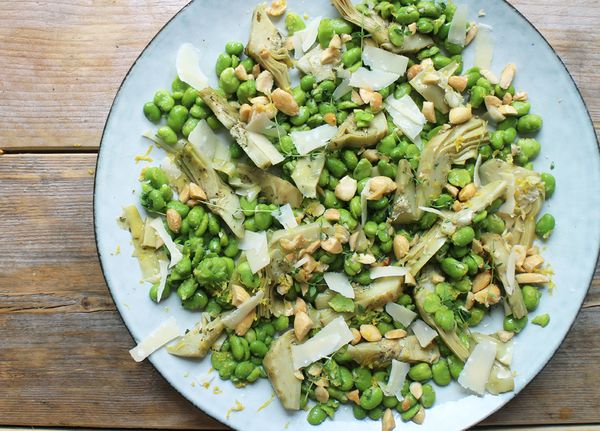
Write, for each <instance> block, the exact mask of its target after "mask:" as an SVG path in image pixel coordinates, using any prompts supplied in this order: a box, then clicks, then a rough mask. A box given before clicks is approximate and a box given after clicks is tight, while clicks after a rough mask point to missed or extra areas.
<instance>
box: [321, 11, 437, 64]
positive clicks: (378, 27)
mask: <svg viewBox="0 0 600 431" xmlns="http://www.w3.org/2000/svg"><path fill="white" fill-rule="evenodd" d="M332 3H333V5H334V6H335V8H336V9H337V10H338V12H339V13H340V15H341V16H342V17H344V19H345V20H347V21H350V22H351V23H352V24H355V25H357V26H359V27H361V28H363V29H365V30H366V31H367V32H369V33H370V34H371V37H372V38H373V40H374V41H375V42H377V45H379V46H380V47H381V48H383V49H386V50H388V51H391V52H394V53H396V54H401V53H414V52H418V51H420V50H422V49H423V48H427V47H428V46H431V45H433V39H431V37H429V36H426V35H422V34H419V33H415V34H414V35H411V36H406V37H405V38H404V43H403V44H402V46H395V45H394V44H393V43H392V42H390V36H389V33H388V28H389V26H390V24H389V23H388V22H387V21H386V20H384V19H383V18H381V17H380V16H379V15H377V14H375V13H373V14H370V15H364V14H362V13H360V12H359V11H358V10H357V9H356V7H355V6H354V5H353V4H352V1H351V0H332Z"/></svg>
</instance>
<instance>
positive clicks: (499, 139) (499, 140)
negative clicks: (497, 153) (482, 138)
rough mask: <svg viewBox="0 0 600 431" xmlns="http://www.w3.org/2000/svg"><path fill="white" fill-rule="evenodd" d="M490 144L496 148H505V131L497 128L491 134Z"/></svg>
mask: <svg viewBox="0 0 600 431" xmlns="http://www.w3.org/2000/svg"><path fill="white" fill-rule="evenodd" d="M490 145H491V146H492V148H494V149H495V150H501V149H502V148H504V131H503V130H496V131H495V132H492V133H491V134H490Z"/></svg>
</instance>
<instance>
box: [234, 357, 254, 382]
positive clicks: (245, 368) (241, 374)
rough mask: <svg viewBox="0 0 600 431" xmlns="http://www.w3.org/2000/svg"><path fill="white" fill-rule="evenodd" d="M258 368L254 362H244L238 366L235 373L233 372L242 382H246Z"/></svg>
mask: <svg viewBox="0 0 600 431" xmlns="http://www.w3.org/2000/svg"><path fill="white" fill-rule="evenodd" d="M255 368H256V367H255V366H254V364H253V363H252V362H248V361H243V362H240V363H239V364H237V366H236V367H235V371H234V372H233V374H234V376H236V377H237V378H238V379H240V380H244V379H245V378H246V377H248V376H249V375H250V373H251V372H252V371H254V369H255Z"/></svg>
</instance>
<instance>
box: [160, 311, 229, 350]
mask: <svg viewBox="0 0 600 431" xmlns="http://www.w3.org/2000/svg"><path fill="white" fill-rule="evenodd" d="M224 330H225V325H224V324H223V319H222V318H221V317H220V316H219V317H217V318H216V319H215V320H213V321H211V322H210V323H209V324H208V325H207V326H206V327H205V328H204V329H201V325H197V326H195V327H194V328H192V329H191V330H190V331H189V332H188V333H187V334H185V335H184V336H183V337H180V338H179V339H178V341H177V342H176V343H175V344H172V345H170V346H167V351H168V352H169V353H170V354H172V355H175V356H183V357H186V358H204V357H205V356H206V355H207V354H208V352H209V351H210V348H211V347H212V345H213V344H215V342H216V341H217V339H218V338H219V337H220V336H221V334H222V333H223V331H224Z"/></svg>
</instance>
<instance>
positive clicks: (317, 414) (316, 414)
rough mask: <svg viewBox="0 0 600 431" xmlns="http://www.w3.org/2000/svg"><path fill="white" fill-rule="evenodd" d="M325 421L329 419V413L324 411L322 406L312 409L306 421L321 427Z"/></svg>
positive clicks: (318, 405)
mask: <svg viewBox="0 0 600 431" xmlns="http://www.w3.org/2000/svg"><path fill="white" fill-rule="evenodd" d="M325 419H327V413H326V412H325V410H323V408H322V407H321V404H317V405H316V406H314V407H313V408H312V409H310V411H309V412H308V416H307V417H306V420H307V421H308V423H309V424H311V425H320V424H322V423H323V422H324V421H325Z"/></svg>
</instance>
